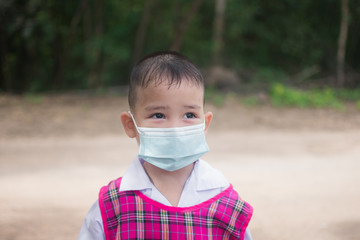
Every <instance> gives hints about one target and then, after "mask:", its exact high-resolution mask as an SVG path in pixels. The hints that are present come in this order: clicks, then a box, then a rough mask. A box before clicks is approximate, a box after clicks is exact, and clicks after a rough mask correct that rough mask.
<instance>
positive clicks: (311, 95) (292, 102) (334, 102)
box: [270, 83, 343, 109]
mask: <svg viewBox="0 0 360 240" xmlns="http://www.w3.org/2000/svg"><path fill="white" fill-rule="evenodd" d="M270 99H271V102H272V104H273V105H274V106H277V107H280V106H295V107H300V108H306V107H315V108H326V107H331V108H336V109H342V108H343V105H342V103H341V102H340V100H339V99H338V98H337V97H336V94H335V91H333V90H332V89H329V88H327V89H323V90H321V89H315V90H308V91H301V90H297V89H294V88H291V87H286V86H285V85H283V84H280V83H276V84H273V86H272V87H271V90H270Z"/></svg>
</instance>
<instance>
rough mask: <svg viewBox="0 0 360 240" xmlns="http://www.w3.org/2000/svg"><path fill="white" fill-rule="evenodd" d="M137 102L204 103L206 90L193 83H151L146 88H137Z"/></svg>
mask: <svg viewBox="0 0 360 240" xmlns="http://www.w3.org/2000/svg"><path fill="white" fill-rule="evenodd" d="M136 92H137V94H136V95H137V99H136V102H137V104H138V103H141V104H146V103H147V102H149V101H152V100H161V101H168V100H169V101H170V100H171V101H172V100H173V99H178V100H180V99H181V100H186V101H188V102H193V103H197V102H199V101H200V102H202V103H203V99H204V88H203V87H202V86H199V85H198V84H195V83H193V82H187V81H184V82H181V83H180V84H169V83H168V82H162V83H158V84H155V83H151V84H149V85H148V86H146V87H141V86H138V87H137V90H136Z"/></svg>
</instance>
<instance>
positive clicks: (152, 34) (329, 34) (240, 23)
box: [0, 0, 360, 102]
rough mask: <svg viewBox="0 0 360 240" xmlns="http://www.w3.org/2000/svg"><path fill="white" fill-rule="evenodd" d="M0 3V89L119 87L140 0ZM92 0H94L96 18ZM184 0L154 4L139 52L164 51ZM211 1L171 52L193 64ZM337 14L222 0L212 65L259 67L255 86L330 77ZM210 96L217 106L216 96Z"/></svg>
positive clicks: (206, 53) (354, 65)
mask: <svg viewBox="0 0 360 240" xmlns="http://www.w3.org/2000/svg"><path fill="white" fill-rule="evenodd" d="M3 2H4V3H3V4H0V36H1V39H2V40H1V43H0V45H1V46H0V64H1V65H0V90H1V91H4V92H19V93H23V92H41V91H47V90H59V89H63V90H66V89H88V88H101V87H107V86H113V85H125V84H127V82H128V77H129V72H130V70H131V66H132V63H133V49H134V42H136V36H137V31H138V29H139V25H140V22H141V19H142V17H143V15H142V14H143V12H144V6H145V2H146V1H142V0H131V1H129V0H124V1H118V0H108V1H80V0H75V1H59V0H48V1H40V0H13V1H3ZM99 3H103V12H102V16H103V17H102V19H100V20H99V19H98V14H97V10H98V9H99V8H98V7H97V5H96V4H99ZM86 4H87V6H86V7H85V5H86ZM192 4H193V1H192V0H174V1H165V0H157V1H156V2H155V5H154V6H153V8H152V11H151V14H150V18H149V24H148V25H147V28H146V34H145V39H144V41H145V43H144V48H143V51H142V55H144V54H147V53H150V52H153V51H158V50H167V49H169V48H170V46H171V43H172V42H173V40H174V37H175V36H176V33H177V32H178V31H179V28H180V26H181V24H182V23H183V20H184V19H185V18H186V16H187V14H189V12H191V11H189V10H190V7H191V5H192ZM349 4H350V10H351V13H350V14H351V19H350V22H349V23H350V25H349V35H348V45H347V55H346V65H347V66H349V69H353V70H354V71H360V51H359V49H360V42H359V34H357V33H358V29H360V0H354V1H351V2H349ZM214 6H215V2H214V1H202V5H201V6H200V8H199V9H198V11H197V12H196V13H195V14H194V15H193V18H192V19H191V22H190V24H189V25H188V28H187V29H186V32H185V35H184V38H183V42H182V45H181V48H180V51H181V52H182V53H184V54H185V55H187V56H189V57H190V59H192V60H193V61H194V62H195V63H196V64H197V65H198V66H199V67H204V68H205V67H208V66H209V65H211V64H212V52H213V48H214V42H213V22H214V16H215V11H214V10H215V8H214ZM340 13H341V11H340V4H339V1H338V0H318V1H312V0H304V1H296V0H286V1H261V0H242V1H238V0H228V1H226V11H225V19H224V20H225V24H224V29H223V46H224V49H223V56H222V59H221V60H222V61H220V62H223V63H224V65H225V66H226V67H227V68H232V69H244V68H245V69H248V68H251V69H259V71H257V73H256V74H255V76H254V77H253V78H252V79H250V80H249V83H256V84H262V83H264V84H270V83H272V82H275V81H276V82H285V81H288V82H287V83H290V84H291V82H290V80H286V79H287V78H285V77H286V75H287V73H294V72H300V71H301V70H302V69H305V68H307V67H309V66H319V68H320V69H322V71H324V72H330V73H332V72H333V69H334V65H335V64H336V51H337V40H338V35H339V19H340ZM100 15H101V14H100ZM99 26H102V29H103V31H102V33H99V32H101V31H99ZM279 69H280V70H279ZM357 84H359V83H357ZM295 95H296V94H295ZM346 95H348V94H347V93H341V92H340V93H337V92H336V96H338V97H339V98H345V99H346V98H348V97H349V96H350V95H348V96H346ZM215 98H218V100H216V101H218V102H221V97H220V96H218V97H214V99H215ZM351 98H353V97H351Z"/></svg>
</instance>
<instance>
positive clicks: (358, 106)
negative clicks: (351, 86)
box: [356, 100, 360, 111]
mask: <svg viewBox="0 0 360 240" xmlns="http://www.w3.org/2000/svg"><path fill="white" fill-rule="evenodd" d="M356 107H357V109H358V110H359V111H360V100H359V101H357V102H356Z"/></svg>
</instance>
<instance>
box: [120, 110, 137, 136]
mask: <svg viewBox="0 0 360 240" xmlns="http://www.w3.org/2000/svg"><path fill="white" fill-rule="evenodd" d="M120 117H121V123H122V125H123V127H124V130H125V133H126V135H128V137H130V138H134V137H136V133H137V131H136V127H135V124H134V122H133V120H132V117H131V115H130V113H128V112H123V113H121V115H120Z"/></svg>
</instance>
